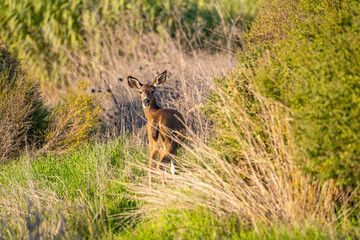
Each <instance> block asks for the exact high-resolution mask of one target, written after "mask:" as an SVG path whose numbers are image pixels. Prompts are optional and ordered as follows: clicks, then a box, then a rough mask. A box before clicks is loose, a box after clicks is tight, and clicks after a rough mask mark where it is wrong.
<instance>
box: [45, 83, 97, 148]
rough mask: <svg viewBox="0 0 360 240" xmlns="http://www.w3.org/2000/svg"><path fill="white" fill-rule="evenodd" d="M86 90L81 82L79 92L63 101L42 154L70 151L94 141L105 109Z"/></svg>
mask: <svg viewBox="0 0 360 240" xmlns="http://www.w3.org/2000/svg"><path fill="white" fill-rule="evenodd" d="M87 87H88V84H86V83H85V82H81V83H80V85H79V86H78V87H77V89H76V90H74V91H73V92H70V93H68V95H67V96H65V97H62V98H61V101H60V103H59V104H58V105H57V106H56V107H55V108H54V110H53V112H52V114H51V115H50V119H51V123H50V126H49V128H48V129H47V130H46V132H45V134H44V136H45V140H46V144H45V145H44V146H43V147H42V149H41V150H40V153H42V152H45V151H49V150H50V151H56V152H62V151H67V150H71V149H73V148H76V147H81V146H84V145H86V144H87V143H88V142H89V141H90V140H91V135H92V133H94V132H95V130H96V127H97V126H98V123H99V115H100V113H101V111H102V108H101V107H100V102H99V101H98V100H97V99H96V96H93V95H90V93H87V92H86V89H87Z"/></svg>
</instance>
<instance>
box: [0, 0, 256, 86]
mask: <svg viewBox="0 0 360 240" xmlns="http://www.w3.org/2000/svg"><path fill="white" fill-rule="evenodd" d="M256 9H257V1H250V0H242V1H235V0H226V1H219V2H217V1H213V0H202V1H194V0H185V1H180V2H179V1H174V0H167V1H160V0H147V1H140V0H135V1H128V0H127V1H125V0H124V1H118V0H106V1H100V2H99V1H94V0H76V1H68V0H60V1H59V0H50V1H35V0H31V1H28V0H20V1H15V2H14V1H12V0H4V1H1V2H0V29H1V30H0V42H1V41H3V42H6V43H8V44H9V45H10V46H11V48H12V49H16V50H17V52H18V57H19V58H20V59H24V60H25V63H26V64H27V66H29V67H30V68H31V71H32V72H34V74H35V76H36V78H39V79H40V80H41V84H42V85H51V86H54V85H55V86H57V87H63V86H64V85H65V86H66V85H68V84H69V83H68V82H66V81H65V78H64V76H63V74H64V73H63V70H64V69H66V68H67V67H68V65H67V61H68V54H67V53H68V51H74V50H79V49H80V51H82V50H81V49H82V47H83V46H84V44H86V41H87V40H86V37H85V36H88V37H87V38H90V39H92V41H95V42H96V44H95V45H94V47H96V48H97V51H98V52H96V53H95V54H97V55H99V51H100V48H99V46H100V42H99V38H100V33H99V30H101V29H105V28H114V27H115V26H119V25H121V26H126V27H128V28H130V29H132V30H135V31H136V32H137V33H138V35H141V34H142V33H143V32H149V31H155V32H157V33H160V35H164V33H165V32H168V33H170V35H172V36H179V37H180V38H181V39H182V43H183V44H184V45H188V46H189V45H190V47H193V45H195V44H202V43H204V41H205V40H207V41H209V42H212V41H213V40H211V39H213V38H215V40H216V39H218V38H219V35H220V34H221V35H222V34H223V33H222V32H221V33H220V34H219V33H218V32H217V33H215V34H214V29H215V28H217V27H218V26H221V25H224V26H223V27H226V26H227V25H229V26H231V27H232V26H233V24H235V25H240V26H241V27H242V28H244V27H245V25H246V22H247V21H249V20H251V18H252V16H253V15H254V13H255V11H256ZM238 16H240V17H241V19H237V17H238ZM232 19H234V22H232ZM235 20H236V21H235ZM240 20H241V21H240ZM225 25H226V26H225ZM126 27H125V28H126ZM229 30H231V29H224V31H229ZM85 33H88V34H85ZM220 38H222V37H220ZM223 40H224V39H223ZM225 41H226V39H225ZM83 51H85V50H83Z"/></svg>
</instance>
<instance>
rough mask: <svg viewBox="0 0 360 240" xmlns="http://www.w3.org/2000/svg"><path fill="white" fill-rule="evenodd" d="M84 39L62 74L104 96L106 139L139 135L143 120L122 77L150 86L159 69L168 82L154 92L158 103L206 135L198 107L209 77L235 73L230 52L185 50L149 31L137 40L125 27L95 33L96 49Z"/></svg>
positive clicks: (134, 95) (206, 127) (209, 84)
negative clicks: (70, 66)
mask: <svg viewBox="0 0 360 240" xmlns="http://www.w3.org/2000/svg"><path fill="white" fill-rule="evenodd" d="M88 34H89V35H88V38H87V46H86V47H87V49H88V50H87V51H86V52H87V54H83V51H82V52H78V53H70V52H69V58H70V61H71V62H72V63H71V64H70V65H72V66H73V67H72V68H69V69H62V71H64V72H67V74H68V78H69V79H73V80H76V79H85V80H87V81H89V82H90V83H91V84H92V85H91V88H90V89H89V91H91V92H93V93H97V94H99V95H100V96H106V97H105V100H104V101H103V104H102V106H103V108H104V114H103V117H102V120H103V121H104V122H105V123H106V126H107V129H108V133H109V135H111V134H118V135H123V134H126V133H129V132H130V133H135V134H140V135H143V134H144V131H142V130H141V128H142V127H143V126H144V124H145V123H146V121H145V118H144V115H143V111H142V108H141V104H140V97H139V96H138V93H137V92H136V91H131V90H130V88H129V87H128V85H127V81H126V77H127V76H128V75H132V76H135V77H137V78H138V79H140V80H142V81H143V82H146V81H148V82H150V81H152V80H153V79H154V78H155V76H156V75H157V74H158V73H160V72H162V71H164V70H167V72H168V73H169V77H168V79H167V82H166V84H165V85H164V87H161V88H159V89H157V98H158V99H157V101H158V103H160V105H161V106H163V107H167V108H176V109H178V110H179V111H180V112H181V113H182V114H183V116H184V118H185V120H186V122H187V123H188V124H189V126H191V128H192V129H194V131H196V132H197V134H198V135H200V136H207V135H208V134H209V125H208V123H207V122H206V119H205V118H204V116H203V114H202V113H201V111H200V107H201V106H202V104H203V102H204V98H205V97H206V96H207V94H208V90H209V89H210V88H212V86H213V80H212V79H213V77H214V76H221V75H226V74H227V72H229V71H230V70H231V69H233V68H235V66H236V61H235V60H234V54H233V53H229V52H224V51H213V50H214V49H213V50H204V49H192V50H185V49H184V47H183V46H182V44H181V43H180V40H177V39H176V38H175V39H174V38H171V37H170V36H169V35H166V33H165V32H164V34H165V36H159V34H156V33H154V32H150V33H143V34H140V35H139V34H138V33H137V32H135V31H132V30H131V29H129V28H127V27H126V26H119V27H117V28H116V29H115V30H112V29H110V28H109V29H103V30H102V31H101V32H99V36H101V39H100V46H101V48H99V46H98V45H96V44H95V41H94V42H92V39H91V36H92V34H93V33H88ZM164 39H165V40H164ZM179 39H180V38H179ZM97 52H99V53H100V57H97V54H95V53H97ZM92 53H93V54H92ZM73 82H74V83H75V82H76V81H73ZM69 83H71V81H69ZM69 88H72V86H69Z"/></svg>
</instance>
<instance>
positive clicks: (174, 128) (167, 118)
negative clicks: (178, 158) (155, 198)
mask: <svg viewBox="0 0 360 240" xmlns="http://www.w3.org/2000/svg"><path fill="white" fill-rule="evenodd" d="M166 78H167V73H166V71H164V72H163V73H161V74H159V75H158V76H157V77H156V78H155V80H154V81H153V82H152V83H151V84H142V83H141V82H140V81H139V80H138V79H137V78H135V77H132V76H128V78H127V80H128V84H129V86H130V88H134V89H137V90H138V91H139V93H140V97H141V103H142V107H143V110H144V114H145V118H146V119H147V124H146V128H147V134H148V139H149V150H150V159H149V187H150V188H151V187H152V179H151V172H152V167H153V163H155V162H156V158H157V157H158V155H160V161H158V162H157V169H158V170H161V171H164V175H163V177H162V184H163V185H164V186H165V181H166V180H165V176H166V167H165V165H168V164H169V163H170V171H171V174H172V175H173V176H174V175H175V166H174V161H173V160H174V159H173V156H174V155H175V154H176V152H177V150H178V149H179V147H180V145H181V144H180V143H181V142H182V141H183V140H184V138H185V134H186V126H185V121H184V118H183V117H182V115H181V114H180V113H179V112H178V111H177V110H174V109H166V108H161V107H159V105H158V104H157V103H156V99H155V90H156V88H157V87H158V86H161V85H163V84H164V83H165V81H166Z"/></svg>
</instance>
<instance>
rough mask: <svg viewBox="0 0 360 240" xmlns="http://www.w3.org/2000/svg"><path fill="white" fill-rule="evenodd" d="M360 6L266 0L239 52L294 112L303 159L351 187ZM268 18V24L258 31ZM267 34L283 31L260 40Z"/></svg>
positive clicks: (355, 176) (264, 87)
mask: <svg viewBox="0 0 360 240" xmlns="http://www.w3.org/2000/svg"><path fill="white" fill-rule="evenodd" d="M276 4H280V5H285V6H286V5H287V8H286V9H291V11H290V10H289V11H285V12H284V11H282V12H281V14H280V12H278V11H277V10H276V11H274V9H275V8H274V7H273V6H274V5H276ZM267 5H270V7H268V6H267ZM271 6H272V7H271ZM359 9H360V4H359V2H358V1H342V2H340V1H334V2H332V1H307V0H303V1H299V2H298V3H296V4H294V2H293V1H275V2H271V3H268V4H264V6H263V9H262V10H261V11H260V12H266V14H263V15H259V17H258V18H257V20H256V21H255V23H254V26H253V28H252V30H251V31H250V32H249V34H248V35H247V39H248V45H247V49H248V50H247V52H246V53H245V54H243V55H241V56H240V58H241V60H242V62H243V63H244V64H245V66H247V67H249V69H251V70H252V71H254V82H256V83H257V86H258V87H259V88H260V89H261V91H262V92H264V93H266V95H267V96H270V97H272V98H274V99H276V100H278V101H280V102H281V103H283V104H284V105H286V106H287V107H289V108H290V109H291V110H292V112H293V114H292V117H293V118H294V123H293V125H294V135H295V137H296V141H297V151H298V154H297V158H296V160H297V162H298V163H299V165H300V166H302V167H303V168H305V169H306V170H307V171H308V172H310V173H311V174H313V175H314V176H316V177H317V178H319V179H321V180H327V179H330V178H334V179H335V180H336V184H338V185H346V186H349V185H350V186H355V185H358V184H359V181H360V178H359V176H360V174H359V169H360V165H359V164H360V161H359V156H360V152H359V148H358V147H357V146H358V145H359V144H360V138H359V136H360V135H359V134H360V132H359V131H360V120H359V119H360V111H359V106H360V105H359V104H360V98H359V96H360V94H359V91H360V85H359V83H360V74H359V73H360V71H359V70H360V69H359V64H358V63H359V61H360V52H359V48H360V41H359V40H360V38H359V36H360V18H359V16H360V11H359ZM269 15H270V16H273V17H271V18H269V17H268V16H269ZM277 16H279V17H283V16H288V17H287V21H285V22H283V23H282V24H277V21H278V19H279V17H277ZM264 22H266V23H269V24H268V26H267V27H268V28H270V29H268V28H266V30H265V31H262V30H261V28H262V27H263V24H262V23H264ZM267 32H274V33H279V32H286V34H284V33H282V34H279V35H275V34H274V35H273V36H271V37H270V41H268V42H267V43H265V44H264V43H263V42H262V43H261V41H262V40H263V39H264V37H263V36H264V35H266V33H267Z"/></svg>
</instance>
